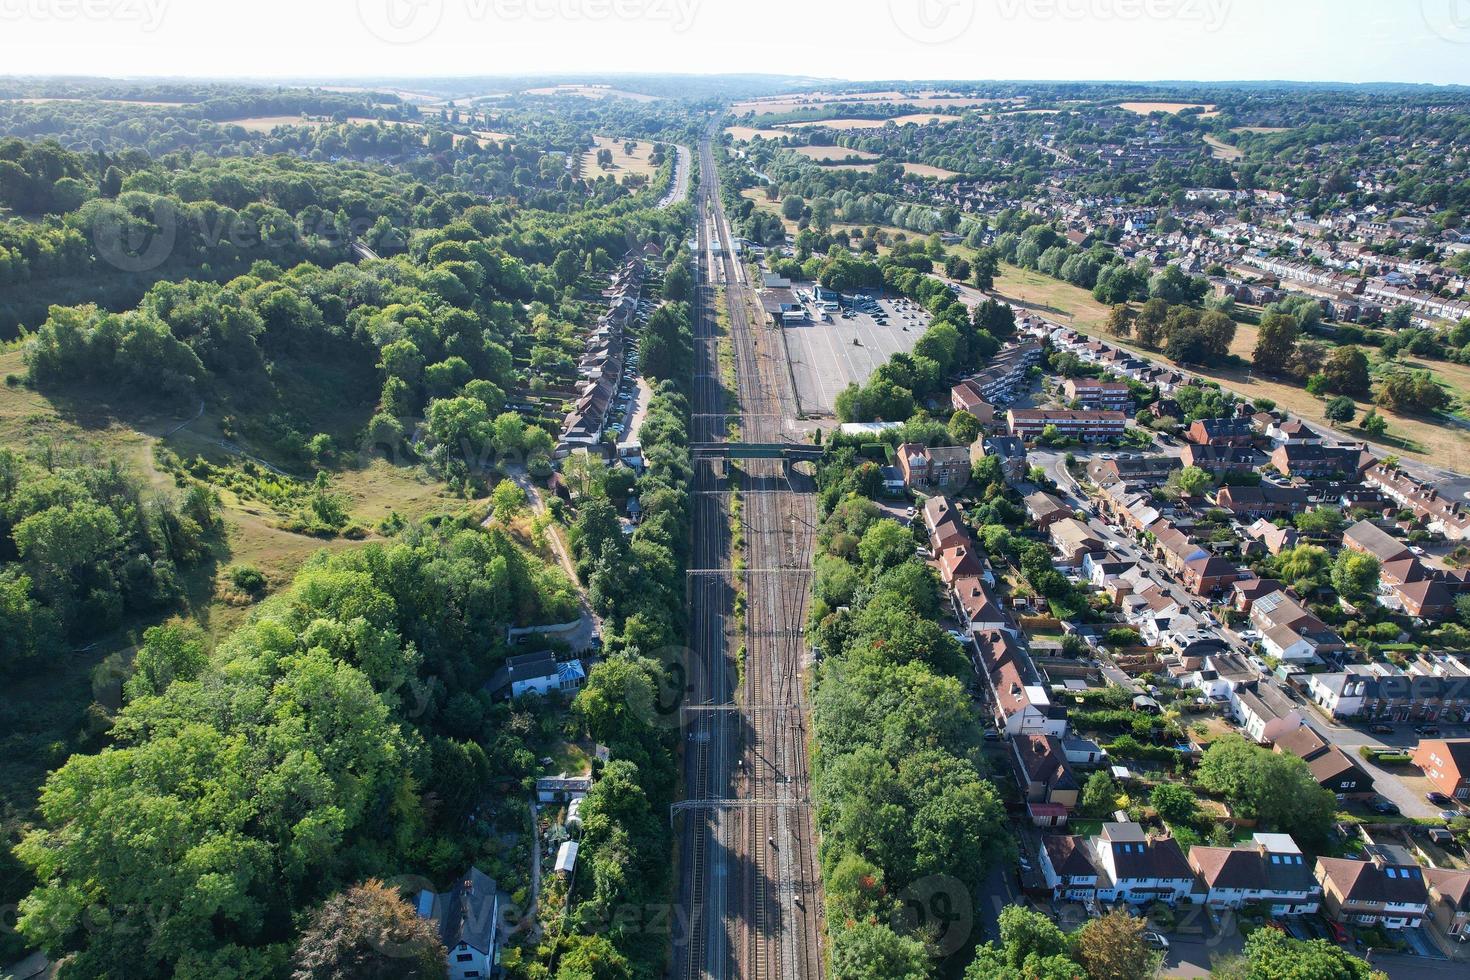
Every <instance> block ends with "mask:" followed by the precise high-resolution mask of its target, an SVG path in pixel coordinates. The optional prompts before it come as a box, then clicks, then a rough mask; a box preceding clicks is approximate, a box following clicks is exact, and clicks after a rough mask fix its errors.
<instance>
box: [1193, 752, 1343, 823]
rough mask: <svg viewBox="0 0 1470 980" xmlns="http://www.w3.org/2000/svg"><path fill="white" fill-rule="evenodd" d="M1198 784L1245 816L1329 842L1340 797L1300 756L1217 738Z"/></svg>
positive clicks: (1208, 753) (1199, 774)
mask: <svg viewBox="0 0 1470 980" xmlns="http://www.w3.org/2000/svg"><path fill="white" fill-rule="evenodd" d="M1197 776H1198V779H1199V783H1200V785H1201V786H1203V787H1204V788H1205V789H1207V790H1210V791H1211V792H1215V793H1220V794H1222V795H1224V796H1225V797H1226V798H1227V799H1229V800H1230V802H1231V805H1232V806H1234V807H1236V808H1237V809H1238V810H1239V811H1240V813H1241V815H1242V816H1244V817H1246V818H1248V819H1256V820H1259V821H1260V822H1261V824H1262V825H1264V826H1267V827H1272V828H1275V829H1276V830H1278V831H1280V832H1282V833H1287V834H1291V835H1292V836H1293V837H1296V838H1297V840H1298V841H1299V842H1301V843H1304V844H1308V845H1310V844H1313V843H1315V842H1318V841H1322V840H1325V839H1326V836H1327V832H1328V829H1329V828H1330V827H1331V826H1332V820H1333V818H1334V816H1335V815H1336V813H1337V798H1336V797H1335V796H1333V794H1332V791H1331V790H1328V789H1324V788H1323V787H1322V786H1320V785H1319V784H1318V783H1317V780H1316V778H1315V777H1314V776H1313V775H1312V772H1311V770H1310V769H1308V768H1307V764H1306V763H1305V762H1303V761H1302V760H1301V759H1299V758H1297V757H1296V756H1290V755H1278V754H1277V753H1275V752H1272V751H1270V750H1269V749H1263V748H1261V747H1260V746H1257V745H1252V744H1251V743H1250V742H1247V741H1246V740H1245V739H1244V738H1242V737H1241V736H1239V735H1226V736H1224V737H1223V738H1220V739H1217V740H1216V741H1215V743H1214V744H1213V745H1211V746H1210V747H1209V748H1208V749H1207V750H1206V751H1205V754H1204V756H1203V757H1202V758H1201V759H1200V765H1199V769H1198V772H1197Z"/></svg>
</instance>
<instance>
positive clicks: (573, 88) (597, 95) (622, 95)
mask: <svg viewBox="0 0 1470 980" xmlns="http://www.w3.org/2000/svg"><path fill="white" fill-rule="evenodd" d="M526 94H527V95H580V96H582V98H584V99H631V100H633V101H634V102H657V101H658V96H656V95H644V94H643V93H642V92H628V91H626V90H624V89H620V88H613V87H612V86H611V85H548V86H546V87H545V88H528V89H526Z"/></svg>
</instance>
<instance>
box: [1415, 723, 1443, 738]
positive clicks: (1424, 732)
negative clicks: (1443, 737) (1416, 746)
mask: <svg viewBox="0 0 1470 980" xmlns="http://www.w3.org/2000/svg"><path fill="white" fill-rule="evenodd" d="M1414 734H1415V735H1418V736H1419V737H1420V738H1438V737H1439V726H1438V725H1420V726H1419V727H1418V728H1416V729H1414Z"/></svg>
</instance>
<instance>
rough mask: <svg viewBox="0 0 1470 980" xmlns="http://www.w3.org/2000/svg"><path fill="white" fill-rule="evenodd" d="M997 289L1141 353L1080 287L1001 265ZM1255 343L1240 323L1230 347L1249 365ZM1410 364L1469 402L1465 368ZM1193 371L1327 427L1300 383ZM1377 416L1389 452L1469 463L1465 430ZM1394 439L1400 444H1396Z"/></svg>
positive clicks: (1229, 371)
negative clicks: (1112, 328)
mask: <svg viewBox="0 0 1470 980" xmlns="http://www.w3.org/2000/svg"><path fill="white" fill-rule="evenodd" d="M995 288H996V292H997V293H998V294H1000V295H1001V296H1003V297H1004V298H1006V299H1011V300H1015V301H1016V302H1018V303H1022V304H1024V305H1027V306H1031V307H1034V308H1036V309H1038V310H1041V311H1042V312H1044V313H1048V314H1050V315H1052V316H1053V317H1054V318H1056V319H1057V320H1059V321H1060V322H1063V323H1065V324H1066V325H1067V326H1070V327H1072V328H1074V329H1076V330H1077V331H1079V332H1081V333H1085V334H1088V335H1090V336H1096V337H1103V338H1105V339H1107V340H1108V341H1109V342H1110V343H1115V344H1118V345H1119V346H1123V347H1130V348H1133V349H1134V350H1139V351H1142V350H1143V348H1141V347H1139V346H1138V345H1137V344H1134V343H1132V342H1130V341H1128V340H1120V339H1118V338H1116V337H1113V336H1112V335H1111V334H1109V333H1108V332H1107V329H1106V323H1107V318H1108V313H1109V311H1110V310H1109V307H1108V306H1107V305H1105V304H1103V303H1099V302H1098V301H1097V300H1095V299H1093V298H1092V293H1090V292H1089V291H1087V290H1085V289H1079V288H1078V287H1076V286H1073V285H1071V284H1069V283H1065V282H1060V281H1058V280H1056V279H1052V278H1051V277H1050V276H1044V275H1042V274H1041V273H1039V272H1032V271H1030V270H1029V269H1021V268H1018V267H1016V266H1013V265H1003V266H1002V269H1001V274H1000V275H999V276H998V277H996V281H995ZM1255 344H1256V328H1255V326H1253V325H1252V324H1249V323H1242V324H1239V325H1238V326H1237V327H1236V330H1235V340H1234V342H1233V343H1232V344H1231V345H1230V351H1231V353H1232V354H1235V355H1237V356H1239V357H1241V358H1242V359H1244V360H1245V361H1246V363H1247V364H1248V363H1249V362H1250V358H1251V353H1252V351H1253V350H1254V348H1255ZM1145 353H1148V355H1149V356H1150V357H1152V358H1155V359H1157V360H1162V361H1168V358H1166V357H1164V355H1162V354H1159V353H1155V352H1151V351H1149V352H1145ZM1406 363H1407V364H1408V366H1410V367H1422V368H1425V369H1429V370H1433V371H1434V372H1435V373H1436V374H1437V375H1439V376H1440V377H1441V378H1442V379H1443V380H1445V381H1446V382H1447V383H1448V384H1449V385H1450V387H1451V388H1453V389H1454V391H1455V393H1456V395H1457V396H1458V397H1460V398H1461V399H1465V398H1470V369H1467V368H1466V367H1465V366H1463V365H1458V364H1449V363H1444V362H1440V361H1434V362H1432V363H1430V362H1406ZM1189 370H1190V371H1191V372H1193V373H1195V374H1198V375H1201V376H1202V377H1206V378H1210V379H1211V380H1214V381H1218V382H1219V383H1220V384H1221V385H1222V386H1223V387H1225V388H1228V389H1230V390H1231V391H1234V392H1236V393H1238V394H1240V395H1243V396H1244V397H1246V398H1269V399H1271V400H1272V401H1274V402H1276V404H1278V405H1280V406H1281V407H1282V408H1284V409H1287V410H1288V411H1291V412H1294V413H1296V414H1297V415H1300V416H1301V417H1302V418H1304V419H1307V420H1308V421H1310V422H1313V423H1315V424H1318V425H1322V426H1324V427H1325V426H1327V424H1328V423H1327V422H1326V421H1325V420H1324V419H1323V418H1322V408H1323V405H1324V404H1325V403H1324V402H1323V401H1322V399H1320V398H1317V397H1316V396H1314V395H1311V394H1308V393H1307V391H1306V389H1304V388H1302V387H1300V386H1298V385H1292V384H1287V383H1285V382H1282V381H1278V380H1275V379H1273V378H1263V377H1260V376H1258V375H1256V374H1255V373H1254V372H1252V371H1251V370H1249V369H1248V368H1238V367H1203V368H1201V367H1198V366H1194V365H1191V366H1190V367H1189ZM1369 407H1370V405H1369V404H1368V403H1367V402H1364V401H1359V403H1358V410H1359V413H1360V415H1361V413H1362V412H1365V411H1367V409H1368V408H1369ZM1379 414H1381V415H1383V416H1384V417H1385V418H1387V419H1388V422H1389V430H1388V438H1389V441H1388V442H1385V443H1384V445H1385V446H1386V447H1387V449H1388V451H1391V452H1396V453H1399V454H1400V455H1408V456H1415V457H1418V458H1421V459H1424V460H1425V461H1427V462H1433V463H1436V464H1438V465H1447V466H1450V467H1463V466H1464V465H1465V464H1464V462H1463V461H1464V460H1467V459H1470V432H1467V431H1466V430H1463V429H1458V428H1454V427H1451V426H1446V425H1436V424H1434V423H1431V422H1427V421H1425V420H1423V419H1420V418H1415V417H1413V416H1409V415H1400V414H1397V413H1395V412H1389V411H1385V410H1384V409H1379ZM1342 431H1343V434H1344V435H1347V436H1351V437H1352V438H1354V439H1361V438H1364V437H1363V435H1362V433H1361V432H1359V431H1358V429H1356V428H1354V427H1349V428H1347V429H1344V430H1342ZM1395 439H1397V440H1398V441H1397V442H1395V441H1393V440H1395Z"/></svg>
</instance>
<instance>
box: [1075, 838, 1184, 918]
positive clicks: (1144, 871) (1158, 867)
mask: <svg viewBox="0 0 1470 980" xmlns="http://www.w3.org/2000/svg"><path fill="white" fill-rule="evenodd" d="M1088 849H1089V850H1090V851H1091V854H1092V865H1093V867H1095V868H1096V869H1097V872H1098V881H1097V899H1098V901H1101V902H1126V903H1128V904H1129V905H1148V904H1149V903H1151V902H1155V901H1162V902H1165V903H1167V904H1169V905H1173V904H1175V903H1177V902H1181V901H1184V902H1192V901H1193V900H1194V895H1195V878H1194V870H1193V869H1192V868H1190V866H1189V862H1188V861H1187V860H1185V858H1184V852H1183V851H1181V850H1180V849H1179V844H1178V843H1177V842H1176V841H1175V840H1174V838H1172V837H1149V836H1147V835H1146V834H1145V833H1144V832H1143V828H1142V827H1140V826H1139V825H1138V824H1136V823H1132V822H1128V823H1105V824H1103V827H1102V832H1101V833H1100V834H1098V835H1097V836H1096V837H1093V838H1091V839H1090V840H1089V841H1088Z"/></svg>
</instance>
